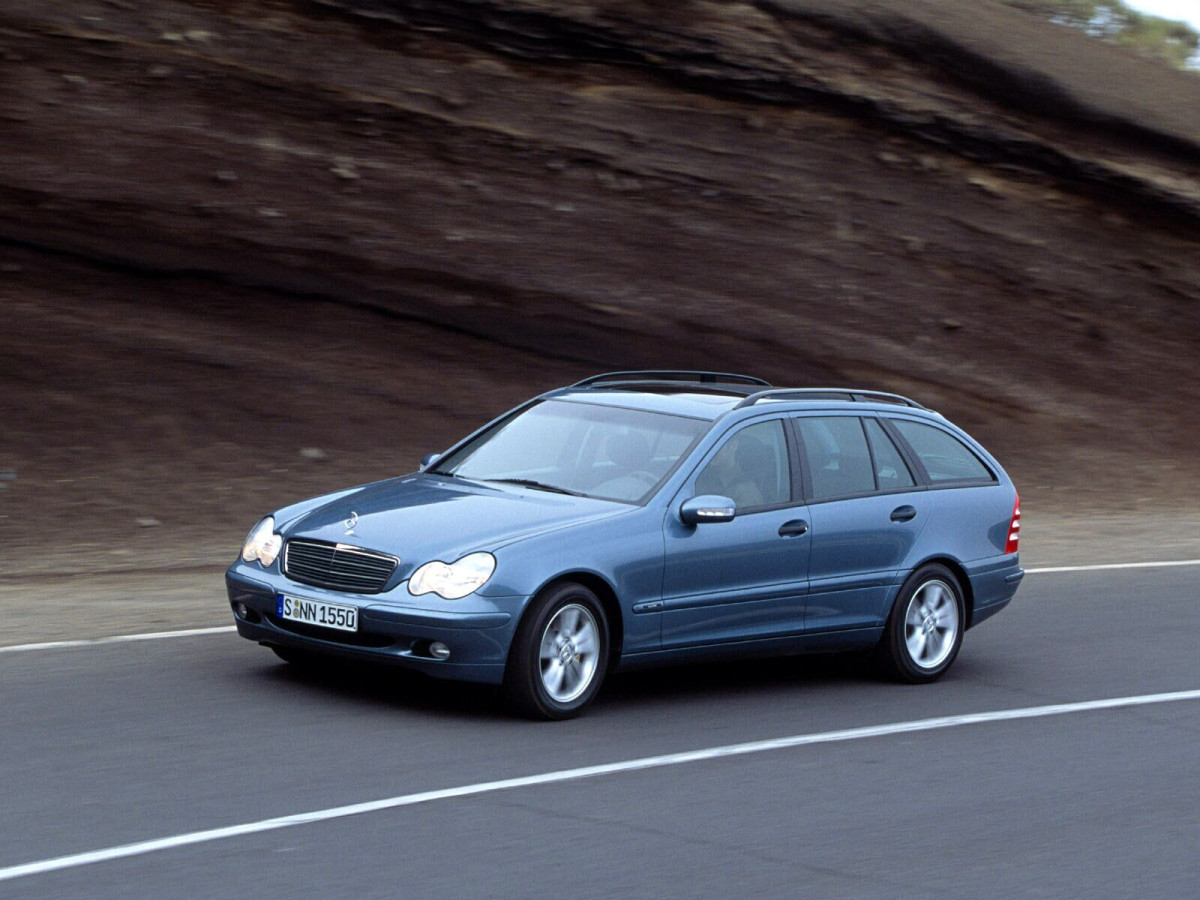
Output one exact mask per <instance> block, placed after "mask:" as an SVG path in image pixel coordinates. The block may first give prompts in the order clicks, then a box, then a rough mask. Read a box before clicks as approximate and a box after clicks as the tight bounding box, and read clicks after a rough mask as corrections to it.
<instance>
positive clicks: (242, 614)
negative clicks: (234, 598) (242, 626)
mask: <svg viewBox="0 0 1200 900" xmlns="http://www.w3.org/2000/svg"><path fill="white" fill-rule="evenodd" d="M236 612H237V614H238V618H239V619H244V618H246V613H248V612H249V610H248V609H246V604H245V603H239V604H238V605H237V610H236Z"/></svg>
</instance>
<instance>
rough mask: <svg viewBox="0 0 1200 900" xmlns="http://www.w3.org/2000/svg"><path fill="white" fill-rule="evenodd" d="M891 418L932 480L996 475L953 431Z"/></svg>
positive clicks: (964, 479)
mask: <svg viewBox="0 0 1200 900" xmlns="http://www.w3.org/2000/svg"><path fill="white" fill-rule="evenodd" d="M890 421H891V423H892V424H893V425H895V426H896V429H897V430H898V431H899V432H900V434H901V435H902V436H903V437H904V439H905V440H906V441H908V444H909V446H910V447H912V449H913V452H914V453H916V454H917V458H918V459H919V460H921V464H922V465H923V466H924V467H925V471H926V472H927V473H928V474H929V480H930V481H932V482H933V483H935V484H937V483H939V482H945V481H995V477H994V476H993V475H992V473H991V471H990V470H989V469H988V467H987V466H985V465H984V464H983V462H981V461H980V459H979V457H978V456H976V455H975V453H974V452H973V451H972V450H971V449H970V448H969V447H968V446H967V445H966V444H964V443H963V442H962V441H960V440H959V439H958V438H956V437H954V436H953V435H951V434H947V433H946V432H944V431H942V430H941V429H940V428H934V427H933V426H932V425H922V424H921V423H920V422H913V421H911V420H909V419H891V420H890Z"/></svg>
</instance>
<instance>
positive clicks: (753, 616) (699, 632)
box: [662, 417, 809, 649]
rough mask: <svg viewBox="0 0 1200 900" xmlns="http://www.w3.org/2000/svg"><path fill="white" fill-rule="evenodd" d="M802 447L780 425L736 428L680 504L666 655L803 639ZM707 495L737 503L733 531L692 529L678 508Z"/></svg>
mask: <svg viewBox="0 0 1200 900" xmlns="http://www.w3.org/2000/svg"><path fill="white" fill-rule="evenodd" d="M794 441H795V438H794V436H793V435H792V433H791V431H790V428H788V427H787V424H786V422H785V420H784V419H783V418H781V417H776V418H770V419H756V420H754V421H753V422H751V423H749V424H745V425H742V426H738V427H735V428H734V429H733V430H731V432H730V433H729V434H727V435H726V436H725V438H724V439H723V440H722V441H721V442H720V443H718V444H717V445H716V446H715V447H714V448H713V449H712V450H711V451H710V452H709V453H708V454H707V455H706V456H705V458H704V460H703V461H702V462H701V463H700V465H699V466H697V468H696V471H695V472H694V473H693V474H692V476H691V477H690V478H689V479H688V481H687V482H686V483H685V484H684V486H683V488H682V489H681V490H680V492H679V494H678V495H677V496H676V497H675V499H674V500H673V501H672V503H671V506H670V507H669V508H668V511H667V515H666V519H665V521H664V524H663V529H664V536H665V542H666V563H665V569H664V573H663V574H664V579H663V615H662V646H663V648H664V649H667V648H671V647H687V646H695V645H700V644H712V643H723V642H728V641H739V640H753V639H758V638H766V637H778V636H783V635H789V634H797V633H799V632H800V631H802V630H803V628H804V604H805V590H806V580H807V574H808V572H807V570H808V552H809V536H808V520H807V516H808V512H807V510H806V509H805V507H804V502H803V500H802V498H801V492H800V488H799V485H798V484H797V480H796V478H795V472H794V470H795V469H796V467H797V465H798V457H797V454H796V448H795V444H794ZM702 494H716V495H720V496H726V497H730V498H731V499H732V500H733V501H734V504H735V506H736V508H737V515H736V517H735V518H734V519H733V521H732V522H706V523H701V524H699V525H684V524H683V522H682V521H680V518H679V507H680V506H681V505H682V503H683V502H684V501H686V500H689V499H691V498H692V497H696V496H700V495H702Z"/></svg>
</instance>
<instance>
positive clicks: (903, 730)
mask: <svg viewBox="0 0 1200 900" xmlns="http://www.w3.org/2000/svg"><path fill="white" fill-rule="evenodd" d="M1181 700H1200V690H1193V691H1175V692H1173V693H1166V694H1143V695H1141V696H1135V697H1113V698H1109V699H1106V700H1085V701H1082V702H1078V703H1056V704H1053V705H1050V706H1030V707H1025V708H1023V709H998V710H993V711H991V712H980V713H966V714H965V715H959V716H942V717H940V718H935V719H917V720H915V721H911V722H894V723H892V724H889V725H868V726H866V727H865V728H847V729H843V730H841V731H824V732H819V733H816V734H797V735H792V736H791V737H781V738H771V739H769V740H765V741H750V742H748V743H744V744H726V745H725V746H721V747H708V748H705V749H703V750H688V751H685V752H683V753H667V754H664V755H662V756H645V757H642V758H641V759H629V760H625V761H624V762H615V763H605V764H603V765H598V766H583V767H582V768H578V769H564V770H561V771H558V772H545V773H543V774H541V775H526V776H524V777H521V778H506V779H504V780H502V781H485V782H482V783H480V784H467V785H463V786H461V787H452V788H443V789H441V790H436V791H423V792H421V793H418V794H403V795H401V796H398V797H388V798H386V799H384V800H372V801H369V802H367V803H352V804H350V805H349V806H335V807H332V808H330V809H318V810H314V811H312V812H306V813H297V814H296V815H292V816H280V817H278V818H275V819H263V820H261V821H258V822H244V823H242V824H240V825H227V826H225V827H224V828H211V829H208V830H207V831H192V832H188V833H186V834H176V835H172V836H170V837H164V838H156V839H154V840H149V841H139V842H138V843H135V844H122V845H120V846H117V847H106V848H104V849H102V850H91V851H89V852H87V853H76V854H73V855H71V856H59V857H55V858H54V859H43V860H37V861H35V862H29V863H22V864H21V865H16V866H8V867H7V868H3V869H0V881H10V880H12V879H16V878H25V877H27V876H30V875H40V874H43V873H45V872H54V871H58V870H60V869H71V868H75V867H77V866H87V865H92V864H94V863H101V862H107V861H109V860H114V859H122V858H124V857H129V856H142V855H144V854H146V853H156V852H158V851H159V850H171V849H173V848H175V847H186V846H189V845H191V844H204V843H208V842H210V841H219V840H224V839H225V838H231V837H241V836H244V835H248V834H258V833H260V832H263V831H274V830H276V829H279V828H293V827H295V826H297V825H311V824H312V823H314V822H325V821H328V820H330V819H343V818H346V817H349V816H361V815H365V814H366V813H374V812H380V811H381V810H386V809H396V808H397V807H401V806H415V805H416V804H418V803H432V802H434V801H436V800H453V799H455V798H458V797H472V796H477V795H479V794H490V793H494V792H495V791H507V790H512V789H513V788H523V787H533V786H535V785H542V784H556V783H559V782H564V781H578V780H579V779H582V778H594V777H596V776H598V775H614V774H616V773H619V772H636V771H640V770H644V769H658V768H662V767H664V766H678V765H684V764H686V763H696V762H704V761H705V760H710V759H722V758H727V757H731V756H745V755H747V754H751V753H764V752H766V751H769V750H785V749H789V748H792V747H804V746H808V745H810V744H832V743H837V742H841V741H858V740H863V739H865V738H876V737H887V736H889V735H894V734H910V733H912V732H917V731H934V730H937V729H941V728H958V727H960V726H963V725H982V724H985V723H988V722H1011V721H1013V720H1017V719H1040V718H1044V717H1046V716H1061V715H1066V714H1068V713H1080V712H1092V711H1094V710H1101V709H1122V708H1126V707H1132V706H1147V705H1150V704H1156V703H1175V702H1179V701H1181Z"/></svg>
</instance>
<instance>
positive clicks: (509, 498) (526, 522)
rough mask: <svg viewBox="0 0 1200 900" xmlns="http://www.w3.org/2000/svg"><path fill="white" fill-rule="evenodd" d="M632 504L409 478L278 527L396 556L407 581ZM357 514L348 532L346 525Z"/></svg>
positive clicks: (339, 498) (353, 494)
mask: <svg viewBox="0 0 1200 900" xmlns="http://www.w3.org/2000/svg"><path fill="white" fill-rule="evenodd" d="M632 508H633V507H630V506H628V505H627V504H623V503H614V502H611V501H607V500H593V499H591V498H587V497H571V496H567V495H565V494H554V493H550V492H547V491H539V490H535V489H531V488H521V487H515V486H509V485H496V484H481V483H479V482H472V481H465V480H458V479H455V480H451V479H448V478H443V477H439V476H434V475H420V474H418V475H409V476H406V477H403V478H394V479H391V480H389V481H381V482H377V483H375V484H369V485H365V486H364V487H362V488H359V489H357V490H353V491H350V492H348V493H344V494H335V495H333V496H332V497H331V498H330V499H329V500H328V501H327V502H325V503H322V504H320V505H318V506H315V507H313V508H310V509H307V510H306V511H304V512H303V513H301V514H300V515H299V516H297V517H296V518H294V519H292V520H291V521H289V522H285V523H281V531H282V533H283V536H284V537H285V538H289V539H290V538H297V537H308V538H313V539H315V540H321V541H331V542H333V543H342V544H350V545H353V546H355V547H362V548H364V549H369V550H377V551H380V552H383V553H389V554H392V555H394V556H398V557H400V575H401V577H404V578H406V577H408V574H409V573H410V572H412V571H413V570H414V569H415V568H416V567H417V566H419V565H422V564H423V563H426V562H429V561H430V560H434V559H440V560H442V561H443V562H453V561H454V560H456V559H458V558H459V557H461V556H465V555H466V554H468V553H472V552H474V551H476V550H489V551H495V550H496V549H497V548H499V547H501V546H503V545H505V544H510V543H512V542H513V541H517V540H520V539H523V538H527V537H532V536H533V535H536V534H541V533H542V532H545V531H549V530H551V529H559V528H564V527H567V526H570V525H576V524H579V523H581V522H588V521H592V520H594V519H598V518H604V517H607V516H613V515H618V514H620V513H622V512H627V511H629V510H630V509H632ZM354 513H356V514H357V522H356V523H355V525H354V527H353V532H354V533H353V534H347V533H346V532H347V531H348V530H350V529H348V528H347V520H349V519H350V518H351V515H352V514H354Z"/></svg>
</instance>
